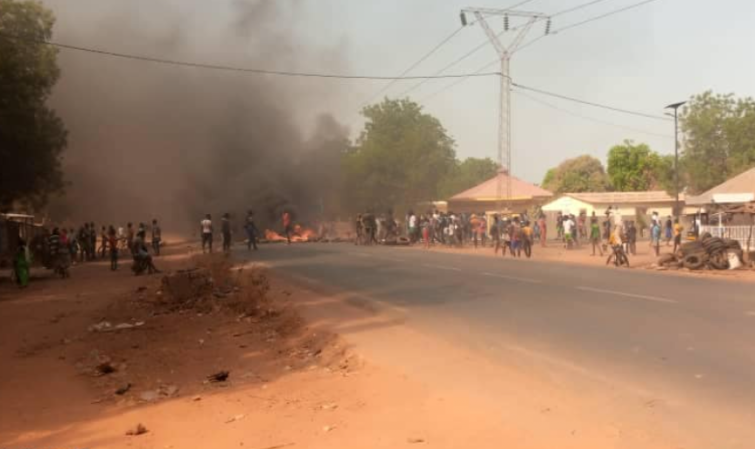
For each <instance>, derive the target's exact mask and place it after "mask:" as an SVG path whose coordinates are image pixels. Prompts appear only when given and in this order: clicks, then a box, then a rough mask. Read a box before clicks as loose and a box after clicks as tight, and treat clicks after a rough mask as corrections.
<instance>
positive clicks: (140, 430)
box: [126, 423, 149, 436]
mask: <svg viewBox="0 0 755 449" xmlns="http://www.w3.org/2000/svg"><path fill="white" fill-rule="evenodd" d="M147 432H149V430H147V428H146V427H144V425H143V424H142V423H139V424H137V425H136V427H134V428H133V429H129V430H128V431H127V432H126V435H128V436H138V435H144V434H145V433H147Z"/></svg>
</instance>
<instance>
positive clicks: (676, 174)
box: [666, 101, 687, 218]
mask: <svg viewBox="0 0 755 449" xmlns="http://www.w3.org/2000/svg"><path fill="white" fill-rule="evenodd" d="M685 104H687V102H686V101H680V102H679V103H674V104H670V105H668V106H666V109H673V110H674V191H675V193H676V200H675V202H674V217H675V218H679V216H680V209H679V108H680V107H682V106H684V105H685Z"/></svg>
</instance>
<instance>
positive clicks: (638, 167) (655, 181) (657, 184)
mask: <svg viewBox="0 0 755 449" xmlns="http://www.w3.org/2000/svg"><path fill="white" fill-rule="evenodd" d="M672 161H673V160H672ZM667 163H668V159H664V158H663V157H661V156H660V155H659V154H658V153H656V152H655V151H652V150H651V149H650V147H649V146H647V145H646V144H644V143H641V144H637V145H635V144H634V142H632V141H631V140H625V141H624V144H623V145H616V146H614V147H613V148H611V149H610V150H609V152H608V178H609V180H610V182H611V187H612V188H613V189H614V190H617V191H619V192H640V191H645V190H656V189H662V188H668V187H672V186H673V179H671V180H669V178H668V176H669V175H671V177H672V178H673V162H672V167H671V168H672V170H671V173H669V170H668V166H667ZM669 181H671V182H669Z"/></svg>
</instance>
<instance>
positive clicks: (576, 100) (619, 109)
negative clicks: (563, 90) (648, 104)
mask: <svg viewBox="0 0 755 449" xmlns="http://www.w3.org/2000/svg"><path fill="white" fill-rule="evenodd" d="M511 84H512V85H513V86H514V87H517V88H519V89H524V90H528V91H531V92H536V93H539V94H542V95H547V96H550V97H555V98H560V99H562V100H567V101H573V102H575V103H580V104H584V105H587V106H593V107H596V108H601V109H608V110H610V111H614V112H621V113H624V114H630V115H636V116H638V117H644V118H651V119H654V120H663V121H673V120H672V119H670V118H667V117H662V116H660V115H652V114H646V113H644V112H637V111H630V110H628V109H622V108H617V107H614V106H607V105H604V104H599V103H593V102H591V101H586V100H580V99H578V98H574V97H568V96H566V95H561V94H557V93H553V92H548V91H545V90H541V89H536V88H534V87H528V86H523V85H521V84H517V83H514V82H512V83H511Z"/></svg>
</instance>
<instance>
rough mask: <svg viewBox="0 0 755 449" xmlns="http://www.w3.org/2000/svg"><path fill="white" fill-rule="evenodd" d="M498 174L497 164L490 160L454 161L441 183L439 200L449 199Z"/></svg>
mask: <svg viewBox="0 0 755 449" xmlns="http://www.w3.org/2000/svg"><path fill="white" fill-rule="evenodd" d="M496 173H498V164H497V163H495V162H494V161H493V160H492V159H490V158H485V159H478V158H474V157H470V158H467V159H465V160H464V161H463V162H460V161H456V162H455V164H454V168H453V170H452V172H451V173H449V175H448V176H447V177H446V178H445V179H443V180H442V182H441V187H440V190H441V193H440V197H439V198H449V197H451V196H453V195H456V194H457V193H460V192H463V191H465V190H467V189H470V188H472V187H474V186H476V185H478V184H481V183H482V182H485V181H487V180H488V179H491V178H493V177H494V176H495V175H496Z"/></svg>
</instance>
